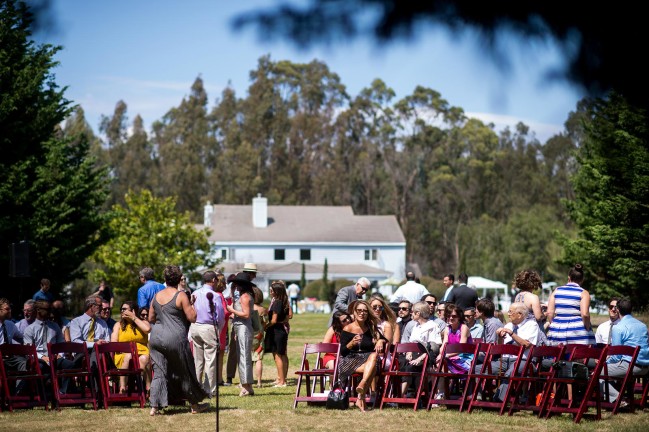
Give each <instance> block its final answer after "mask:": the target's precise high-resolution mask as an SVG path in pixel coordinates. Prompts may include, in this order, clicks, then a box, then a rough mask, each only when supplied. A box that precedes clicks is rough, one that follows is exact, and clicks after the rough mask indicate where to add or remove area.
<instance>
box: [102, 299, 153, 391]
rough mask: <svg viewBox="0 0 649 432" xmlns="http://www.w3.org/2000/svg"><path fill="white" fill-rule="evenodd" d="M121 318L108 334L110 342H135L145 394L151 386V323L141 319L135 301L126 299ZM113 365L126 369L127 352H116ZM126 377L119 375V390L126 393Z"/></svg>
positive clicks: (129, 356) (127, 363)
mask: <svg viewBox="0 0 649 432" xmlns="http://www.w3.org/2000/svg"><path fill="white" fill-rule="evenodd" d="M120 312H121V316H122V319H121V320H120V321H119V322H117V323H115V326H114V327H113V332H112V334H111V336H110V340H111V342H135V343H136V345H137V353H138V355H139V361H140V367H141V368H142V369H143V370H144V378H145V386H146V390H147V394H148V392H149V388H150V387H151V366H150V364H149V347H148V344H149V336H148V335H149V332H150V331H151V325H150V324H149V321H146V320H143V319H142V318H140V315H139V314H138V312H139V310H138V307H137V303H136V302H134V301H127V302H124V304H122V307H121V308H120ZM114 361H115V366H116V367H117V368H118V369H127V368H128V365H129V362H130V361H131V355H130V354H129V353H116V354H115V359H114ZM127 384H128V383H127V377H120V379H119V392H120V393H126V386H127Z"/></svg>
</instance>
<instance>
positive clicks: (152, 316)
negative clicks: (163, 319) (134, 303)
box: [148, 302, 156, 323]
mask: <svg viewBox="0 0 649 432" xmlns="http://www.w3.org/2000/svg"><path fill="white" fill-rule="evenodd" d="M148 319H149V322H150V323H154V322H155V320H156V316H155V308H154V307H153V302H151V306H149V318H148Z"/></svg>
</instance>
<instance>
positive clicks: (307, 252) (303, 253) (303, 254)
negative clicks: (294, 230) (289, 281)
mask: <svg viewBox="0 0 649 432" xmlns="http://www.w3.org/2000/svg"><path fill="white" fill-rule="evenodd" d="M300 260H301V261H311V249H300Z"/></svg>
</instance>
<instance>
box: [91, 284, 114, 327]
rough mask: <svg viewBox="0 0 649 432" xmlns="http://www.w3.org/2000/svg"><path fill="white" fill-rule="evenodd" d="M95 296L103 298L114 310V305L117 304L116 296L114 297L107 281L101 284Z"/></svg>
mask: <svg viewBox="0 0 649 432" xmlns="http://www.w3.org/2000/svg"><path fill="white" fill-rule="evenodd" d="M95 294H96V295H98V296H99V297H101V299H102V300H103V301H105V302H107V303H108V304H109V305H110V308H111V309H112V308H113V305H114V304H115V296H114V295H113V290H111V289H110V287H109V286H108V284H107V283H106V281H105V280H102V281H101V282H99V288H97V292H95ZM111 328H112V327H111Z"/></svg>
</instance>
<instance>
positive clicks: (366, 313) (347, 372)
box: [338, 300, 387, 411]
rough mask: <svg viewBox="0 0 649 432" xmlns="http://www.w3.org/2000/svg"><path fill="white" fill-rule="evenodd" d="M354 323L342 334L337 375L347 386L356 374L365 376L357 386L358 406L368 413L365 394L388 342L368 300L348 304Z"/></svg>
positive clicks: (348, 325)
mask: <svg viewBox="0 0 649 432" xmlns="http://www.w3.org/2000/svg"><path fill="white" fill-rule="evenodd" d="M349 308H350V310H351V311H353V313H354V320H353V321H352V322H351V323H349V324H347V325H346V326H345V327H344V328H343V331H342V333H341V335H340V338H341V340H340V343H341V346H340V359H339V361H338V376H339V378H340V381H341V382H343V383H346V382H347V380H348V379H349V378H350V377H351V375H352V374H354V373H360V374H362V375H363V378H362V379H361V381H360V383H359V384H358V386H357V387H356V392H357V393H358V400H357V401H356V406H357V407H358V408H359V409H360V410H361V411H365V393H366V391H367V387H368V385H370V384H371V383H372V380H373V379H374V376H375V375H376V372H377V358H378V354H379V353H382V352H383V348H384V346H385V343H386V342H387V341H386V340H385V339H384V337H383V336H382V335H381V333H380V332H379V327H378V325H379V320H378V318H377V317H376V316H375V315H374V314H372V313H371V312H370V305H369V303H368V302H366V301H365V300H356V301H354V302H352V303H351V304H350V305H349Z"/></svg>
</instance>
